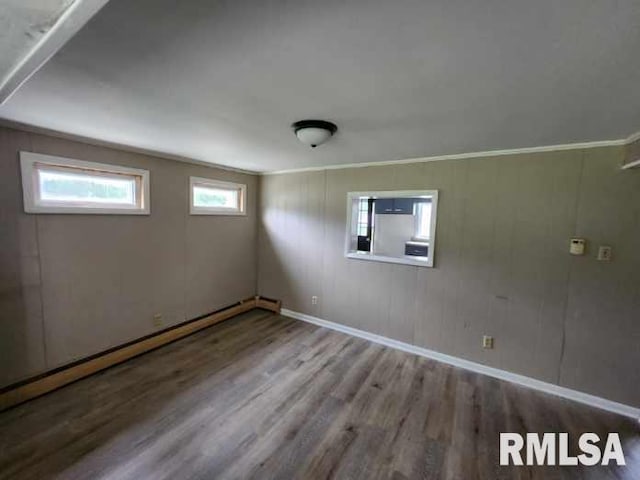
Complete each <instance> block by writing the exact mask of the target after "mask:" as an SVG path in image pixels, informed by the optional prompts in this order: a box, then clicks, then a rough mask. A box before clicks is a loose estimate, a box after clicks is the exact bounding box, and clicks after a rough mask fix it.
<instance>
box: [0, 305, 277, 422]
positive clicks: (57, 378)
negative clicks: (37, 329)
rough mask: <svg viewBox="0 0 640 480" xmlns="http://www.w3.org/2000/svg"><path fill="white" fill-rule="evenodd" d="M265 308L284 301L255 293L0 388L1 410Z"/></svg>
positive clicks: (275, 308) (274, 309)
mask: <svg viewBox="0 0 640 480" xmlns="http://www.w3.org/2000/svg"><path fill="white" fill-rule="evenodd" d="M254 308H261V309H263V310H269V311H272V312H275V313H280V301H276V300H270V299H267V298H263V297H259V296H256V297H251V298H248V299H246V300H243V301H241V302H238V303H237V304H235V305H232V306H230V307H226V308H223V309H222V310H218V311H216V312H213V313H211V314H209V315H205V316H203V317H199V318H196V319H194V320H189V321H187V322H185V323H181V324H180V325H176V326H174V327H170V328H168V329H166V330H162V331H160V332H156V333H153V334H151V335H149V336H146V337H143V338H139V339H137V340H134V341H132V342H129V343H127V344H124V345H121V346H119V347H115V348H113V349H110V350H108V351H106V352H102V353H99V354H97V355H94V356H91V357H89V358H86V359H83V360H80V361H78V362H75V363H73V364H71V365H66V366H64V367H61V368H58V369H55V370H52V371H50V372H46V373H43V374H41V375H38V376H37V377H33V378H30V379H27V380H23V381H21V382H19V383H16V384H13V385H9V386H8V387H5V388H3V389H2V390H0V411H3V410H6V409H7V408H10V407H13V406H15V405H19V404H20V403H23V402H26V401H27V400H31V399H32V398H36V397H39V396H41V395H44V394H45V393H49V392H51V391H53V390H56V389H58V388H60V387H63V386H65V385H68V384H69V383H72V382H75V381H76V380H80V379H81V378H84V377H87V376H89V375H92V374H94V373H97V372H99V371H101V370H104V369H106V368H109V367H112V366H114V365H117V364H118V363H122V362H124V361H126V360H129V359H130V358H133V357H137V356H138V355H141V354H143V353H146V352H149V351H151V350H154V349H156V348H158V347H161V346H163V345H166V344H167V343H170V342H173V341H175V340H178V339H180V338H183V337H186V336H187V335H191V334H192V333H195V332H197V331H199V330H202V329H204V328H207V327H210V326H212V325H215V324H216V323H219V322H222V321H223V320H227V319H229V318H231V317H234V316H236V315H239V314H241V313H244V312H248V311H250V310H253V309H254Z"/></svg>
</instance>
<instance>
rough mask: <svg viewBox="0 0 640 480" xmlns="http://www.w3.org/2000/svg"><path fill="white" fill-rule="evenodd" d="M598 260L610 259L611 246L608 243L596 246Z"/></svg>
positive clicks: (606, 260) (608, 260)
mask: <svg viewBox="0 0 640 480" xmlns="http://www.w3.org/2000/svg"><path fill="white" fill-rule="evenodd" d="M598 260H599V261H601V262H610V261H611V247H610V246H608V245H600V248H598Z"/></svg>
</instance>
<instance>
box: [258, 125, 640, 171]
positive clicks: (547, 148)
mask: <svg viewBox="0 0 640 480" xmlns="http://www.w3.org/2000/svg"><path fill="white" fill-rule="evenodd" d="M635 135H640V132H638V134H635ZM635 135H632V136H631V137H628V138H626V139H618V140H600V141H595V142H582V143H566V144H561V145H544V146H541V147H525V148H512V149H507V150H487V151H484V152H469V153H454V154H452V155H436V156H432V157H418V158H407V159H398V160H383V161H379V162H363V163H345V164H339V165H327V166H323V167H307V168H293V169H288V170H276V171H273V172H262V173H261V174H260V175H281V174H286V173H302V172H318V171H324V170H340V169H344V168H364V167H381V166H385V165H404V164H408V163H425V162H439V161H442V160H463V159H471V158H486V157H500V156H505V155H522V154H527V153H543V152H560V151H564V150H585V149H589V148H602V147H620V146H624V145H626V144H628V143H631V141H630V140H629V139H630V138H632V137H635ZM639 138H640V137H639Z"/></svg>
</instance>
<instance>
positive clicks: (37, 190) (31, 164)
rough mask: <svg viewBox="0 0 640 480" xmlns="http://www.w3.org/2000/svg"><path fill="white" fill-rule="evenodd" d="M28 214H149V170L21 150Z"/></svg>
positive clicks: (23, 184) (25, 203)
mask: <svg viewBox="0 0 640 480" xmlns="http://www.w3.org/2000/svg"><path fill="white" fill-rule="evenodd" d="M20 162H21V168H22V187H23V195H24V209H25V212H27V213H93V214H118V213H120V214H129V215H132V214H133V215H135V214H148V213H149V172H148V171H147V170H140V169H136V168H128V167H120V166H116V165H106V164H102V163H94V162H84V161H80V160H72V159H69V158H62V157H53V156H50V155H41V154H37V153H31V152H20Z"/></svg>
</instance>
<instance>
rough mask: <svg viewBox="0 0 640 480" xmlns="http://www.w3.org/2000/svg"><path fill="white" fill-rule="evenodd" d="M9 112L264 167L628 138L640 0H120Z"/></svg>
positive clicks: (637, 94)
mask: <svg viewBox="0 0 640 480" xmlns="http://www.w3.org/2000/svg"><path fill="white" fill-rule="evenodd" d="M0 117H3V118H6V119H9V120H13V121H17V122H22V123H26V124H29V125H34V126H38V127H42V128H47V129H52V130H56V131H60V132H65V133H70V134H75V135H81V136H85V137H89V138H94V139H97V140H102V141H108V142H114V143H118V144H123V145H129V146H132V147H137V148H143V149H149V150H154V151H158V152H163V153H166V154H171V155H176V156H182V157H187V158H193V159H196V160H203V161H207V162H211V163H216V164H221V165H228V166H232V167H237V168H244V169H249V170H256V171H273V170H281V169H290V168H304V167H311V166H322V165H335V164H341V163H355V162H373V161H384V160H393V159H403V158H413V157H423V156H432V155H442V154H454V153H463V152H474V151H486V150H495V149H510V148H521V147H532V146H541V145H555V144H565V143H572V142H586V141H596V140H609V139H619V138H623V137H626V136H627V135H629V134H631V133H633V132H634V131H637V130H639V129H640V2H638V1H637V0H616V1H609V0H563V1H557V0H538V1H531V0H511V1H508V0H483V1H477V2H469V1H468V0H464V1H463V0H429V1H427V0H414V1H408V0H395V1H388V0H341V1H338V0H324V1H317V0H316V1H308V0H289V1H276V0H272V1H266V0H235V1H212V0H190V1H181V2H176V1H175V0H111V1H110V2H109V3H108V4H107V5H106V6H105V7H104V8H103V9H102V10H101V11H100V12H99V13H98V14H97V15H96V16H95V17H94V18H93V19H92V20H91V21H90V22H89V23H88V24H87V25H86V26H85V27H84V28H83V29H82V30H81V31H80V32H79V33H78V34H77V35H76V36H75V37H74V38H73V39H72V40H71V41H69V42H68V43H67V44H66V46H65V47H64V48H63V49H62V50H60V51H59V52H58V54H57V55H56V56H55V57H54V58H53V59H52V60H51V61H49V63H48V64H47V65H45V67H44V68H42V69H41V70H40V71H39V72H38V73H37V74H35V75H34V76H33V77H32V78H31V79H30V80H29V81H28V82H27V83H26V84H25V85H24V86H23V87H22V88H21V89H20V90H19V91H18V92H17V93H16V94H15V95H14V96H13V97H11V99H10V100H9V101H8V102H7V103H5V104H4V105H3V106H2V107H0ZM305 118H320V119H326V120H331V121H333V122H335V123H336V124H337V125H338V127H339V131H338V133H337V136H336V137H335V138H334V139H332V140H331V141H330V142H328V143H327V144H325V145H322V146H321V147H319V148H317V149H314V150H311V149H308V148H307V147H305V146H304V145H302V144H301V143H299V142H298V141H297V140H296V138H295V136H294V135H293V133H292V132H291V131H290V128H289V125H290V124H291V123H292V122H294V121H296V120H301V119H305Z"/></svg>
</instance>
